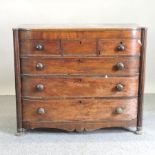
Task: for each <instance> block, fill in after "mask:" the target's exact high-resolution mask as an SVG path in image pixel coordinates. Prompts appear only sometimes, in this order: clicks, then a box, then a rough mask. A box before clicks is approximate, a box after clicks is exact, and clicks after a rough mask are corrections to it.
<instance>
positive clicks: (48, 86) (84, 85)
mask: <svg viewBox="0 0 155 155" xmlns="http://www.w3.org/2000/svg"><path fill="white" fill-rule="evenodd" d="M137 95H138V76H135V77H71V76H70V77H67V76H66V77H51V76H42V77H34V76H32V77H30V76H23V77H22V96H30V97H60V96H61V97H121V96H137Z"/></svg>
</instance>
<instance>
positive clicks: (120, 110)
mask: <svg viewBox="0 0 155 155" xmlns="http://www.w3.org/2000/svg"><path fill="white" fill-rule="evenodd" d="M115 112H116V113H117V114H122V113H123V108H121V107H118V108H116V110H115Z"/></svg>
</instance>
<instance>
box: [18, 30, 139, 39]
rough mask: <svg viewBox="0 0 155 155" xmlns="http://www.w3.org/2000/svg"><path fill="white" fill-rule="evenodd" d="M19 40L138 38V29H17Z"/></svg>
mask: <svg viewBox="0 0 155 155" xmlns="http://www.w3.org/2000/svg"><path fill="white" fill-rule="evenodd" d="M19 33H20V40H27V39H28V40H29V39H30V40H31V39H43V40H50V39H81V38H83V39H84V38H85V39H95V38H102V39H105V38H106V39H110V38H112V39H114V38H121V39H123V38H140V37H141V31H140V30H135V29H131V30H119V29H118V30H113V29H111V30H104V29H103V30H96V31H89V30H85V31H76V30H74V31H46V30H44V31H39V30H35V31H32V30H19Z"/></svg>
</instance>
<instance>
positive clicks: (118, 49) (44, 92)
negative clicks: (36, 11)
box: [13, 25, 147, 133]
mask: <svg viewBox="0 0 155 155" xmlns="http://www.w3.org/2000/svg"><path fill="white" fill-rule="evenodd" d="M146 31H147V30H146V28H143V27H139V26H137V25H116V26H115V25H98V26H90V27H86V26H83V27H78V26H77V27H76V26H74V27H69V26H68V27H65V26H64V27H62V26H57V27H52V26H43V27H41V26H38V27H35V26H22V27H19V28H16V29H13V34H14V49H15V50H14V51H15V79H16V102H17V132H18V133H20V132H23V131H24V130H27V129H34V128H58V129H63V130H68V131H74V130H75V131H83V130H86V131H92V130H96V129H99V128H105V127H130V126H135V127H137V133H139V131H141V129H142V111H143V92H144V70H145V69H144V66H145V48H146Z"/></svg>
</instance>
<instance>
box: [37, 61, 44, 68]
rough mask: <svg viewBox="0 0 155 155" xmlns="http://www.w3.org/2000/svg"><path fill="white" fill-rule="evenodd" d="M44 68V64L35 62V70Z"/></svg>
mask: <svg viewBox="0 0 155 155" xmlns="http://www.w3.org/2000/svg"><path fill="white" fill-rule="evenodd" d="M43 68H44V65H43V64H42V63H37V64H36V69H37V70H42V69H43Z"/></svg>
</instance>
